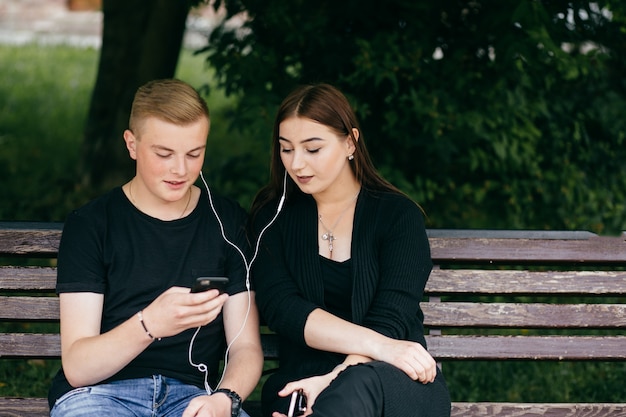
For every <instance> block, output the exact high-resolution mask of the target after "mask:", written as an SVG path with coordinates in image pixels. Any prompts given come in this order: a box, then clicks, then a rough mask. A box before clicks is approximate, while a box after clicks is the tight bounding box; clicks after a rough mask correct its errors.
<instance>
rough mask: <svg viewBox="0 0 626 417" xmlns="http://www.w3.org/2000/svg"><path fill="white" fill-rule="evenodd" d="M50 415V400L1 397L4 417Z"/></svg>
mask: <svg viewBox="0 0 626 417" xmlns="http://www.w3.org/2000/svg"><path fill="white" fill-rule="evenodd" d="M47 415H49V409H48V400H47V399H45V398H11V397H0V416H2V417H42V416H47Z"/></svg>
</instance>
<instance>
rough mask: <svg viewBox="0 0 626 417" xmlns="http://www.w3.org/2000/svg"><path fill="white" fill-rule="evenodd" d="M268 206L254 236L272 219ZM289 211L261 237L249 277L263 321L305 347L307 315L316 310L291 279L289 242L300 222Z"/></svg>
mask: <svg viewBox="0 0 626 417" xmlns="http://www.w3.org/2000/svg"><path fill="white" fill-rule="evenodd" d="M268 206H269V207H268ZM268 206H266V207H265V208H264V209H263V210H261V212H260V213H259V215H258V216H257V219H256V220H255V224H254V230H256V231H257V234H258V232H259V231H261V230H262V229H263V228H264V227H265V225H267V224H268V223H269V221H270V219H271V218H272V217H273V215H274V212H272V213H270V211H271V209H270V207H273V205H272V204H269V205H268ZM289 211H290V210H289V207H288V206H287V207H285V208H284V209H283V213H281V215H280V217H278V219H277V220H276V222H275V223H274V224H272V225H271V226H270V227H269V228H268V229H267V230H266V231H265V233H264V234H263V235H262V236H261V241H260V244H259V251H258V255H257V258H256V259H255V260H254V262H253V264H252V275H251V276H252V280H253V283H254V286H255V290H256V300H257V304H258V307H259V311H260V314H261V318H262V321H263V322H265V323H266V324H267V325H268V326H269V328H270V329H271V330H273V331H275V332H277V333H278V334H280V335H281V336H282V337H285V338H287V339H290V340H291V341H292V342H296V343H299V344H302V345H306V343H305V340H304V326H305V324H306V320H307V318H308V316H309V314H310V313H311V312H312V311H313V310H314V309H315V308H317V307H318V306H317V305H316V304H314V303H312V302H310V301H308V300H307V299H306V298H305V297H304V296H303V289H302V288H300V287H299V286H298V280H297V279H296V277H295V276H294V275H295V274H296V271H294V270H293V264H294V259H290V258H289V254H290V253H291V254H292V255H294V256H297V251H296V250H295V248H293V247H291V246H293V245H292V244H291V243H290V242H293V240H294V235H296V236H299V234H298V231H297V229H294V228H297V225H298V223H299V222H297V221H292V220H293V217H297V216H294V215H293V213H289ZM285 212H287V213H285ZM290 219H291V220H290Z"/></svg>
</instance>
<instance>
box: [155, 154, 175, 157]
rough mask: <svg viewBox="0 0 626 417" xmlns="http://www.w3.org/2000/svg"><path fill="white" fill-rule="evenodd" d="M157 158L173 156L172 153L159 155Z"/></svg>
mask: <svg viewBox="0 0 626 417" xmlns="http://www.w3.org/2000/svg"><path fill="white" fill-rule="evenodd" d="M157 156H158V157H159V158H169V157H170V156H172V154H171V153H157Z"/></svg>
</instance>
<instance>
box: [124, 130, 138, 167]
mask: <svg viewBox="0 0 626 417" xmlns="http://www.w3.org/2000/svg"><path fill="white" fill-rule="evenodd" d="M124 142H126V149H128V154H129V155H130V157H131V158H132V159H134V160H137V138H136V137H135V135H134V134H133V132H131V131H130V130H128V129H126V130H125V131H124Z"/></svg>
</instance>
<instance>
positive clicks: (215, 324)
mask: <svg viewBox="0 0 626 417" xmlns="http://www.w3.org/2000/svg"><path fill="white" fill-rule="evenodd" d="M209 125H210V120H209V112H208V109H207V106H206V103H205V102H204V100H202V98H201V97H200V96H199V95H198V94H197V92H196V91H195V90H194V89H193V88H192V87H191V86H189V85H187V84H185V83H183V82H181V81H178V80H158V81H152V82H149V83H147V84H146V85H144V86H142V87H141V88H139V90H138V91H137V93H136V95H135V99H134V101H133V107H132V111H131V116H130V122H129V129H128V130H126V131H125V132H124V140H125V142H126V147H127V149H128V152H129V154H130V157H131V158H132V159H134V160H135V161H136V167H137V168H136V175H135V176H134V177H133V178H132V179H131V180H130V181H129V182H128V183H126V184H124V185H123V186H121V187H117V188H115V189H113V190H111V191H110V192H108V193H107V194H105V195H103V196H101V197H99V198H97V199H96V200H94V201H92V202H90V203H88V204H86V205H85V206H83V207H81V208H80V209H78V210H75V211H74V212H72V213H71V214H70V215H69V216H68V218H67V220H66V222H65V226H64V230H63V236H62V239H61V244H60V248H59V260H58V281H57V293H59V298H60V305H61V347H62V362H63V367H62V370H60V371H59V373H58V374H57V376H56V377H55V379H54V381H53V384H52V387H51V389H50V394H49V401H50V407H51V416H52V417H58V416H63V417H74V416H91V415H94V416H96V415H97V416H99V417H102V416H116V417H117V416H138V415H145V416H159V415H163V416H165V415H167V416H183V417H192V416H216V417H217V416H220V417H231V416H233V417H234V416H236V415H239V412H240V408H241V401H242V399H243V398H245V397H247V396H248V395H249V394H250V393H251V392H252V390H253V389H254V387H255V386H256V383H257V382H258V380H259V377H260V375H261V369H262V366H263V353H262V350H261V345H260V337H259V332H258V314H257V310H256V305H255V304H254V295H253V294H252V295H251V294H250V291H249V285H248V272H249V271H248V266H247V264H246V262H247V261H246V259H245V257H246V256H247V254H248V243H247V240H246V238H245V230H244V227H245V219H246V215H245V212H244V211H243V209H242V208H241V207H240V206H239V205H238V204H237V203H235V202H232V201H230V200H227V199H225V198H221V197H219V196H215V195H210V194H209V190H208V188H207V189H206V190H205V189H201V188H198V187H197V186H195V185H194V183H195V181H196V180H197V179H198V176H199V175H200V173H201V169H202V164H203V161H204V153H205V147H206V141H207V136H208V133H209ZM218 216H219V217H218ZM222 230H223V233H224V235H225V237H226V238H227V239H228V240H229V241H230V242H232V243H233V244H234V245H236V246H237V247H234V246H233V245H232V244H230V243H228V242H227V241H226V239H224V237H223V236H222ZM218 276H219V277H228V278H229V283H228V285H227V287H226V288H225V292H224V293H221V294H220V292H219V291H218V290H215V289H212V290H208V291H203V292H198V293H192V292H190V287H191V286H192V285H193V282H194V281H195V279H196V278H199V277H218ZM226 347H227V348H228V349H227V352H228V360H227V366H226V368H225V370H224V372H223V374H220V372H219V370H218V366H219V362H220V360H221V359H224V351H225V348H226ZM220 378H221V379H220ZM218 384H219V385H218ZM216 389H217V390H216ZM243 415H245V413H243Z"/></svg>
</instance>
